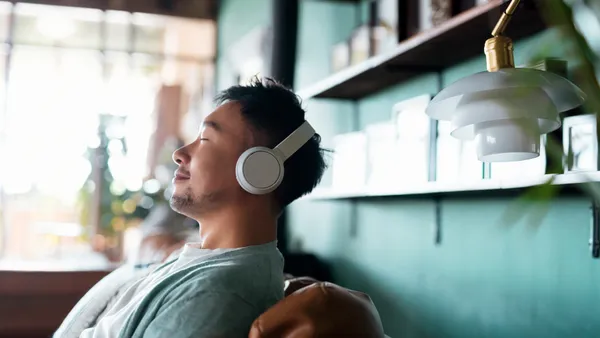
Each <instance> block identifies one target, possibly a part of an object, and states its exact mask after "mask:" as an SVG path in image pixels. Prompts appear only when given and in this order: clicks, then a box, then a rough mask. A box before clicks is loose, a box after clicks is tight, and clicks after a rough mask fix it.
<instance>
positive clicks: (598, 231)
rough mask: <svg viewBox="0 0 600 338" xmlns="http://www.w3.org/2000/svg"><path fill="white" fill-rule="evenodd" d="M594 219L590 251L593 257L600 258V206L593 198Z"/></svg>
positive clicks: (591, 229) (591, 226) (592, 221)
mask: <svg viewBox="0 0 600 338" xmlns="http://www.w3.org/2000/svg"><path fill="white" fill-rule="evenodd" d="M591 209H592V220H591V224H590V242H589V245H590V251H591V252H592V257H593V258H596V259H597V258H600V206H599V205H598V202H597V201H596V200H595V199H594V200H592V208H591Z"/></svg>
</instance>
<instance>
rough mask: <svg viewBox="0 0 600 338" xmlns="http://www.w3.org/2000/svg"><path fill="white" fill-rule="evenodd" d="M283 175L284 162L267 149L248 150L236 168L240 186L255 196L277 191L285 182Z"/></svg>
mask: <svg viewBox="0 0 600 338" xmlns="http://www.w3.org/2000/svg"><path fill="white" fill-rule="evenodd" d="M283 174H284V167H283V160H282V159H281V158H280V157H279V156H277V154H276V153H275V152H274V151H273V150H271V149H269V148H266V147H254V148H250V149H248V150H246V151H245V152H244V153H242V155H240V158H239V159H238V161H237V164H236V166H235V176H236V178H237V181H238V183H239V185H240V186H241V187H242V188H243V189H244V190H246V191H247V192H249V193H251V194H254V195H264V194H268V193H270V192H272V191H273V190H275V189H277V187H279V185H280V184H281V182H282V181H283Z"/></svg>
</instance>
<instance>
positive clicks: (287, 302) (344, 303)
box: [248, 277, 385, 338]
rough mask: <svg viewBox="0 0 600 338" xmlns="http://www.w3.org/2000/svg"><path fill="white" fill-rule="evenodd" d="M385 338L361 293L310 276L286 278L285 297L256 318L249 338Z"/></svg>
mask: <svg viewBox="0 0 600 338" xmlns="http://www.w3.org/2000/svg"><path fill="white" fill-rule="evenodd" d="M313 337H314V338H317V337H318V338H321V337H361V338H383V337H385V334H384V331H383V326H382V325H381V319H380V318H379V313H378V312H377V309H376V308H375V305H374V304H373V302H372V301H371V299H370V297H369V296H368V295H366V294H364V293H362V292H357V291H353V290H349V289H346V288H343V287H340V286H338V285H335V284H332V283H328V282H319V281H316V280H314V279H311V278H306V277H301V278H291V279H288V280H287V281H286V285H285V298H284V299H282V300H281V301H280V302H278V303H277V304H275V305H274V306H272V307H271V308H270V309H269V310H267V311H266V312H265V313H263V314H262V315H261V316H260V317H258V318H257V319H256V320H255V321H254V323H253V324H252V328H251V330H250V334H249V335H248V338H313Z"/></svg>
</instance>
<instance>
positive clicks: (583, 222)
mask: <svg viewBox="0 0 600 338" xmlns="http://www.w3.org/2000/svg"><path fill="white" fill-rule="evenodd" d="M270 4H271V3H270V0H262V1H261V0H253V1H250V0H226V1H223V7H222V12H221V15H220V22H219V29H220V32H219V47H220V48H226V47H227V46H228V45H229V44H231V43H232V42H233V41H235V40H236V39H237V38H239V37H240V34H241V33H243V32H245V31H247V30H248V29H249V28H252V27H253V26H256V25H261V24H264V22H265V21H264V20H268V15H269V13H270ZM265 13H266V14H265ZM361 16H362V17H364V15H362V14H361V13H360V11H357V9H356V8H355V7H354V6H352V5H347V4H331V3H328V2H325V1H308V0H307V1H301V13H300V27H299V39H298V63H297V71H296V88H297V89H298V88H302V87H304V86H306V85H309V84H311V83H312V82H314V81H317V80H319V79H321V78H323V77H325V76H327V75H328V74H329V51H330V46H331V45H332V44H333V43H336V42H338V41H341V40H343V39H345V38H346V37H347V36H348V34H349V32H350V31H351V30H352V28H354V27H355V26H356V25H357V23H358V22H357V21H358V20H360V19H357V18H360V17H361ZM557 39H558V36H557V34H555V33H553V32H544V33H542V34H540V35H538V36H536V37H535V38H532V39H529V40H527V41H519V42H518V43H517V50H516V53H515V58H516V60H517V64H522V63H524V62H526V61H527V60H530V59H531V58H533V57H535V56H536V55H538V54H540V53H542V52H545V51H546V50H547V46H548V43H555V42H556V41H557ZM546 55H547V56H558V57H565V55H564V53H563V51H562V50H557V51H555V54H553V55H548V54H546ZM218 69H219V86H220V88H223V87H224V86H225V83H230V79H228V78H227V76H228V73H227V65H226V63H225V62H224V61H223V60H221V59H220V60H219V68H218ZM484 69H485V63H484V59H483V58H482V57H478V58H475V59H473V60H466V61H465V62H464V63H463V64H461V65H458V66H456V67H454V68H452V69H449V70H447V71H446V72H444V74H443V80H444V83H445V84H449V83H451V82H453V81H455V80H457V79H459V78H461V77H464V76H466V75H468V74H471V73H474V72H477V71H481V70H484ZM228 81H229V82H228ZM436 90H437V88H436V79H435V76H434V75H425V76H422V77H419V78H416V79H414V80H412V81H410V82H408V83H405V84H401V85H398V86H395V87H392V88H390V89H387V90H385V91H382V92H380V93H377V94H374V95H372V96H370V97H367V98H365V99H363V100H361V101H359V102H357V103H356V104H354V103H352V102H344V101H335V100H310V101H308V102H305V106H306V108H307V111H308V119H309V120H310V121H311V123H312V124H313V125H314V126H315V128H316V129H317V130H318V131H319V132H320V134H321V135H322V136H323V138H324V146H325V147H331V145H332V143H331V141H332V139H331V138H332V136H333V135H335V134H338V133H341V132H347V131H351V130H354V129H355V128H362V127H364V126H365V125H367V124H368V123H372V122H377V121H381V120H384V119H388V118H389V116H390V110H391V106H392V105H393V104H394V103H395V102H398V101H401V100H403V99H406V98H409V97H412V96H415V95H419V94H423V93H432V94H433V93H435V92H436ZM329 182H330V173H329V172H328V173H327V174H326V176H325V178H324V181H323V184H324V185H327V184H329ZM512 203H513V200H512V199H509V198H491V197H490V198H487V199H466V198H461V199H457V198H455V199H452V198H450V199H446V200H443V201H442V202H441V216H442V217H441V219H442V242H441V244H439V245H436V244H435V243H434V229H433V224H434V215H435V213H434V211H435V205H434V202H433V201H430V200H423V199H420V200H416V199H415V200H410V199H379V200H362V201H359V202H357V203H355V204H353V203H352V202H348V201H318V202H317V201H307V200H301V201H298V202H296V203H294V204H293V205H292V206H291V207H290V209H289V217H290V226H291V235H292V241H294V242H295V243H297V245H298V246H299V247H301V249H302V250H305V251H309V252H314V253H316V254H318V255H319V256H320V257H322V258H323V259H324V260H326V261H327V262H328V263H330V264H331V266H332V268H333V273H334V276H335V278H336V282H338V283H339V284H341V285H344V286H346V287H350V288H354V289H357V290H361V291H364V292H367V293H368V294H369V295H370V296H371V297H372V298H373V300H374V302H375V304H376V306H377V308H378V310H379V312H380V315H381V317H382V320H383V324H384V327H385V330H386V332H387V334H388V335H389V336H391V337H393V338H399V337H457V338H458V337H460V338H471V337H473V338H475V337H498V338H499V337H581V338H583V337H598V336H600V333H598V332H600V322H599V321H598V320H597V318H598V313H600V261H595V260H593V259H592V258H591V255H590V253H589V250H588V243H587V241H588V238H589V224H590V210H589V202H588V201H587V200H586V199H585V198H566V197H563V198H561V199H559V200H556V201H554V202H553V203H552V204H551V205H550V206H547V208H546V209H547V214H546V216H545V218H544V219H543V221H542V223H541V224H540V225H539V226H538V227H535V226H532V225H531V224H530V223H528V221H527V219H523V220H520V221H518V222H517V223H513V224H508V223H506V222H503V216H504V215H505V214H506V212H508V211H510V210H512V209H510V207H511V206H512V205H513V204H512ZM353 208H355V209H353ZM531 208H532V210H533V211H534V212H535V211H538V212H539V211H544V210H546V209H544V208H542V206H539V205H538V206H531ZM352 215H355V216H356V217H355V218H353V217H352ZM529 215H533V214H531V213H530V214H529Z"/></svg>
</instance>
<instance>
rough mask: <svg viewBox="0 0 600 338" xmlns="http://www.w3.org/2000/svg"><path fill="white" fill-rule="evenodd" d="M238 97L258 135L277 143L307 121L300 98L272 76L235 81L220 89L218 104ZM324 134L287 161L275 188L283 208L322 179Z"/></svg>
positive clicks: (315, 136)
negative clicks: (282, 175)
mask: <svg viewBox="0 0 600 338" xmlns="http://www.w3.org/2000/svg"><path fill="white" fill-rule="evenodd" d="M226 101H236V102H238V103H239V104H240V105H241V114H242V116H243V118H244V119H245V120H246V121H247V122H249V123H250V125H251V126H252V127H253V128H254V131H255V132H257V133H259V135H258V136H259V137H258V139H262V140H264V141H263V142H266V144H260V145H262V146H267V147H270V148H273V147H275V146H276V145H277V144H279V142H281V141H283V139H285V138H286V137H287V136H288V135H290V134H291V133H292V132H293V131H294V130H296V129H297V128H298V127H300V125H302V123H304V121H305V111H304V109H303V108H302V103H301V100H300V98H299V97H298V96H297V95H296V94H295V93H294V92H293V91H292V90H291V89H289V88H287V87H286V86H284V85H282V84H281V83H279V82H277V81H276V80H273V79H271V78H262V79H259V78H258V77H254V78H253V79H252V80H251V81H250V82H249V83H248V84H247V85H235V86H232V87H230V88H228V89H225V90H223V91H222V92H220V93H219V94H218V95H217V96H216V99H215V102H216V103H217V104H222V103H224V102H226ZM320 144H321V136H320V135H319V134H315V135H314V136H313V137H312V139H310V140H309V141H308V142H307V143H305V144H304V145H303V146H302V147H301V148H300V149H298V151H297V152H296V153H294V155H292V156H291V157H290V158H289V159H287V161H286V162H285V165H284V167H285V175H284V178H283V181H282V182H281V185H280V186H279V187H278V188H277V190H275V196H276V198H277V202H278V204H279V206H280V207H281V208H282V209H283V208H285V207H286V206H287V205H288V204H290V203H292V202H293V201H294V200H296V199H298V198H300V197H302V196H303V195H305V194H308V193H310V192H311V191H312V190H313V189H314V188H315V187H316V186H317V185H318V184H319V182H320V181H321V177H322V176H323V172H324V171H325V169H326V167H327V165H326V163H325V159H324V152H325V151H326V150H325V149H323V148H321V145H320Z"/></svg>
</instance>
